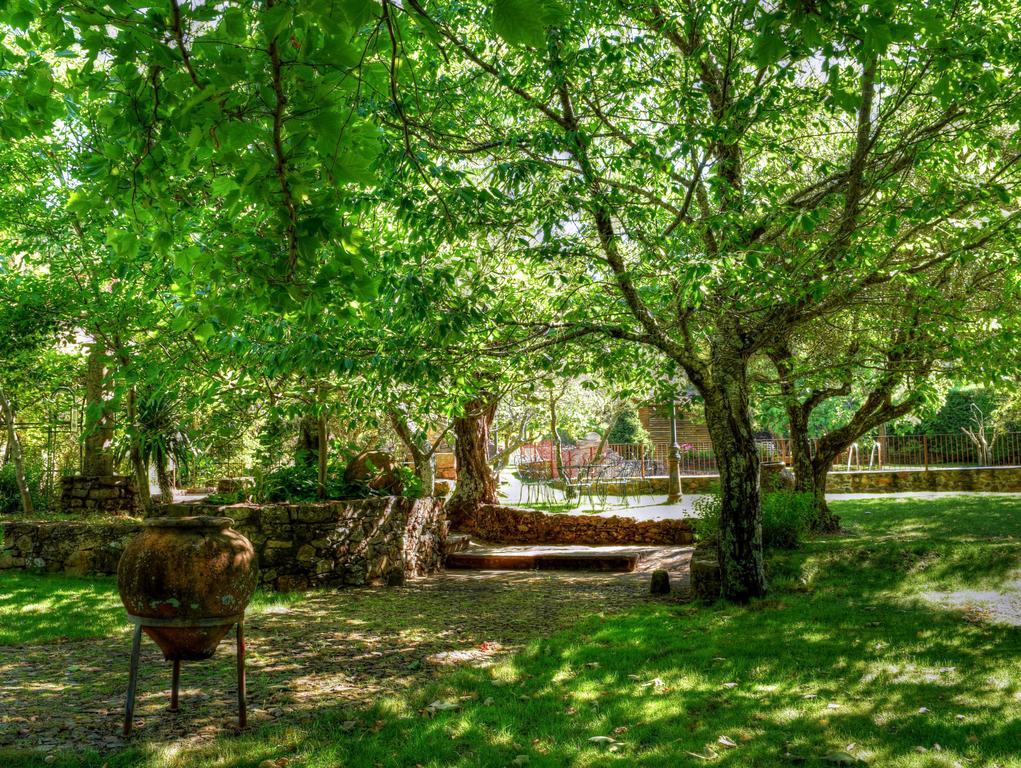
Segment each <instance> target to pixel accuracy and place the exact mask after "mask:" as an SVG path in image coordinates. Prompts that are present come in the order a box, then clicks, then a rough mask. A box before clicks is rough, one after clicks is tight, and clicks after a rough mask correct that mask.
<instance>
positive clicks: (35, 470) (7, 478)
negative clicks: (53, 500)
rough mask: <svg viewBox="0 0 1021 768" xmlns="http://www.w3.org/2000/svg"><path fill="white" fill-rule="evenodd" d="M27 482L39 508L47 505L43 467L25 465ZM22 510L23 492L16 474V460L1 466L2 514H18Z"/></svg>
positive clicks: (34, 502) (0, 510) (0, 498)
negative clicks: (19, 487) (43, 485)
mask: <svg viewBox="0 0 1021 768" xmlns="http://www.w3.org/2000/svg"><path fill="white" fill-rule="evenodd" d="M25 482H27V483H28V491H29V494H30V495H31V496H32V504H33V506H35V508H36V509H37V510H38V509H39V508H41V507H43V506H45V504H44V501H45V499H44V498H43V495H42V491H41V488H42V469H41V468H39V467H37V466H33V465H32V464H30V463H27V464H26V465H25ZM20 512H21V492H20V491H19V490H18V480H17V477H16V476H15V474H14V462H9V463H7V464H4V465H2V466H0V515H16V514H18V513H20Z"/></svg>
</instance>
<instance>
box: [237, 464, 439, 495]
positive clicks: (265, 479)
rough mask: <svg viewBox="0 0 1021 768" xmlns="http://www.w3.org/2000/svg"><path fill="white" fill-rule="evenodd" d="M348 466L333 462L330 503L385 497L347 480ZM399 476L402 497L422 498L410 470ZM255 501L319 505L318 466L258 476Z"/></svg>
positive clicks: (402, 470)
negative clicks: (332, 501)
mask: <svg viewBox="0 0 1021 768" xmlns="http://www.w3.org/2000/svg"><path fill="white" fill-rule="evenodd" d="M346 467H347V462H346V461H344V462H331V463H330V466H329V468H328V470H327V473H326V498H327V499H366V498H368V497H370V496H380V495H385V494H384V492H382V491H376V490H373V489H371V488H369V487H368V486H367V485H365V484H363V483H349V482H347V481H345V480H344V470H345V468H346ZM396 472H397V473H398V474H399V475H400V478H401V481H402V483H403V488H404V492H403V494H402V495H403V496H410V497H413V498H417V497H418V496H420V495H421V481H420V480H419V479H418V477H417V476H416V475H415V473H414V471H413V470H412V469H411V468H410V467H405V466H399V467H397V468H396ZM251 495H252V498H253V499H255V500H256V501H260V502H262V501H318V500H319V480H318V471H317V467H316V466H315V465H309V464H295V465H293V466H286V467H280V468H278V469H275V470H273V471H272V472H267V473H265V474H258V473H257V474H256V478H255V488H254V489H253V491H252V494H251Z"/></svg>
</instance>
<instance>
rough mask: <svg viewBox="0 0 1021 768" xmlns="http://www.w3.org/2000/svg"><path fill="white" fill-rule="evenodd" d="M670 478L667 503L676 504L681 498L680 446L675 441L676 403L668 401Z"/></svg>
mask: <svg viewBox="0 0 1021 768" xmlns="http://www.w3.org/2000/svg"><path fill="white" fill-rule="evenodd" d="M668 467H669V472H670V478H669V485H668V487H667V497H666V503H667V504H676V503H678V502H679V501H680V500H681V446H680V444H679V443H678V442H677V403H675V402H673V401H672V400H671V402H670V461H669V462H668Z"/></svg>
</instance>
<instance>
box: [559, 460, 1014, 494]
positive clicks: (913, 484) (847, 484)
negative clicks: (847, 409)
mask: <svg viewBox="0 0 1021 768" xmlns="http://www.w3.org/2000/svg"><path fill="white" fill-rule="evenodd" d="M668 483H669V478H666V477H658V476H657V477H646V478H638V477H635V478H627V479H624V480H608V481H601V485H600V491H601V492H603V493H606V495H608V496H625V495H626V496H637V495H648V496H656V495H663V496H665V495H666V494H667V492H668ZM553 486H554V487H558V488H562V487H563V485H562V484H561V483H560V481H556V482H554V483H553ZM826 491H827V493H900V492H905V491H921V492H928V491H987V492H994V493H995V492H998V493H1021V467H981V468H979V467H962V468H946V469H928V470H923V469H897V470H886V469H883V470H860V471H854V472H830V474H829V478H828V480H827V483H826ZM681 492H682V493H691V494H705V493H719V492H720V477H719V475H698V476H686V477H682V478H681Z"/></svg>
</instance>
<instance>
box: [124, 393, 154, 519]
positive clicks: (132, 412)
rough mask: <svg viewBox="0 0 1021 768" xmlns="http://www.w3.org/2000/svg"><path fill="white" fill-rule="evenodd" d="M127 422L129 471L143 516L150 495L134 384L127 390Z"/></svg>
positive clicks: (148, 504) (149, 504)
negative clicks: (133, 478)
mask: <svg viewBox="0 0 1021 768" xmlns="http://www.w3.org/2000/svg"><path fill="white" fill-rule="evenodd" d="M128 424H129V425H130V426H131V447H130V448H129V450H128V453H129V457H130V459H131V473H132V474H133V475H134V477H135V494H136V498H137V499H138V511H139V512H141V513H142V515H143V516H145V513H146V512H147V511H148V509H149V507H150V506H151V504H152V495H151V494H150V493H149V472H148V467H146V462H145V461H144V460H143V458H142V445H141V440H142V439H141V435H140V434H139V432H138V393H137V392H136V391H135V387H134V386H132V387H131V389H129V390H128Z"/></svg>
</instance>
